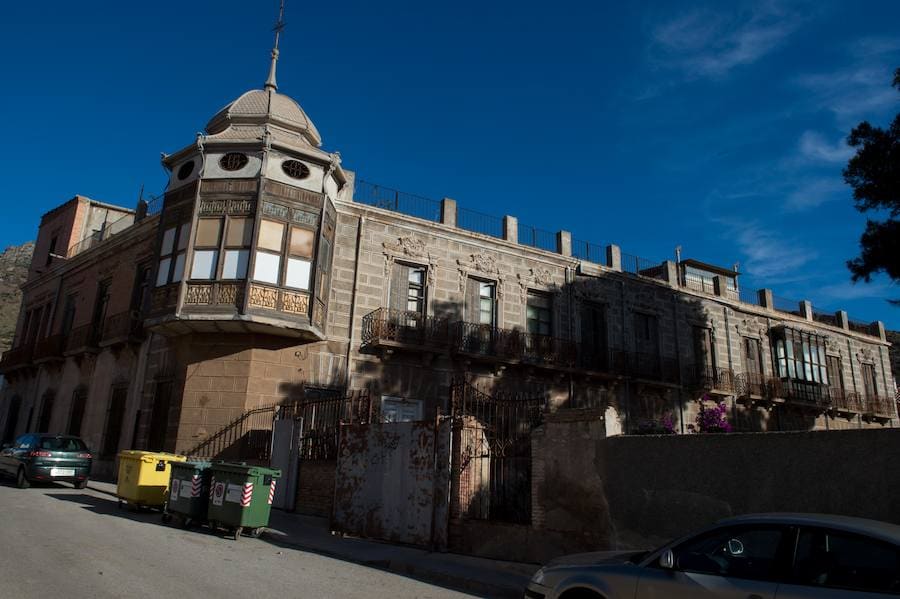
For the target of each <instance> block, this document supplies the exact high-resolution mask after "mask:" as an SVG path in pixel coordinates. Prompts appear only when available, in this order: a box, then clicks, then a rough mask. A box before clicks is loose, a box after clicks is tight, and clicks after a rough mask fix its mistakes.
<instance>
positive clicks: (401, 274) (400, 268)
mask: <svg viewBox="0 0 900 599" xmlns="http://www.w3.org/2000/svg"><path fill="white" fill-rule="evenodd" d="M390 294H391V295H390V301H389V304H390V307H391V308H393V309H394V310H400V311H401V312H402V311H405V310H406V297H407V295H409V267H408V266H406V265H405V264H400V263H398V262H394V268H393V270H392V271H391V290H390Z"/></svg>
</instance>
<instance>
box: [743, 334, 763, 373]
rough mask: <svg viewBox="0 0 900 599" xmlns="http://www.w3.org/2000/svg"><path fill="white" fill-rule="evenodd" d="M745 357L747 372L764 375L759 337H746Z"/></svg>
mask: <svg viewBox="0 0 900 599" xmlns="http://www.w3.org/2000/svg"><path fill="white" fill-rule="evenodd" d="M742 348H743V358H744V370H745V371H746V372H747V374H751V375H757V376H758V377H760V378H761V377H762V374H763V371H762V353H761V349H760V344H759V339H753V338H751V337H744V343H743V345H742Z"/></svg>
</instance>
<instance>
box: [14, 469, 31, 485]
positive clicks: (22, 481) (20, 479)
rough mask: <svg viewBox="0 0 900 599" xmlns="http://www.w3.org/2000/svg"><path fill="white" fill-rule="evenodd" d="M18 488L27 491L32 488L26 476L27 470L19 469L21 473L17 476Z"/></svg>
mask: <svg viewBox="0 0 900 599" xmlns="http://www.w3.org/2000/svg"><path fill="white" fill-rule="evenodd" d="M16 486H17V487H19V488H20V489H27V488H28V487H30V486H31V483H30V482H29V481H28V477H27V476H25V468H19V472H18V473H17V474H16Z"/></svg>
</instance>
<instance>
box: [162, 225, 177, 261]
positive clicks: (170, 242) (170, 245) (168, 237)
mask: <svg viewBox="0 0 900 599" xmlns="http://www.w3.org/2000/svg"><path fill="white" fill-rule="evenodd" d="M174 248H175V227H172V228H171V229H166V232H165V233H163V241H162V249H160V250H159V255H160V256H167V255H168V254H171V253H172V250H173V249H174Z"/></svg>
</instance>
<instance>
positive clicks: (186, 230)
mask: <svg viewBox="0 0 900 599" xmlns="http://www.w3.org/2000/svg"><path fill="white" fill-rule="evenodd" d="M190 232H191V224H190V223H184V224H183V225H181V230H180V231H178V250H179V251H180V250H186V249H187V245H188V237H190Z"/></svg>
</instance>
